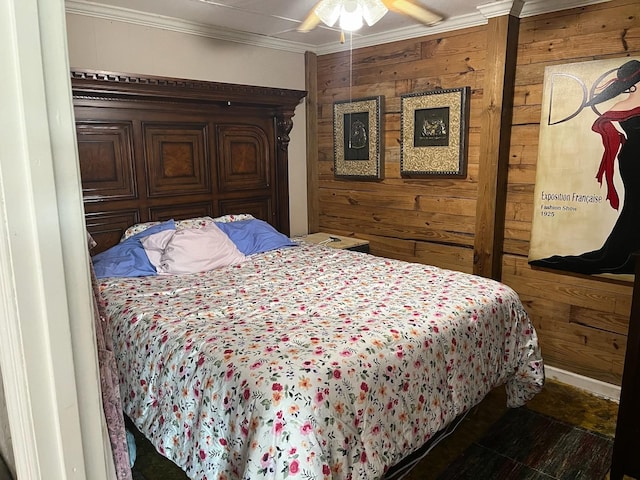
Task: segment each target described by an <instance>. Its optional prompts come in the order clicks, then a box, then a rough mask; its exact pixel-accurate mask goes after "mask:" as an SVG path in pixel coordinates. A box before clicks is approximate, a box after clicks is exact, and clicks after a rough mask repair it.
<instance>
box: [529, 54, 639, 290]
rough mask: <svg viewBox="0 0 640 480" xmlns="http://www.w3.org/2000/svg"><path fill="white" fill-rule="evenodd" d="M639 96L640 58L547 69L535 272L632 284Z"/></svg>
mask: <svg viewBox="0 0 640 480" xmlns="http://www.w3.org/2000/svg"><path fill="white" fill-rule="evenodd" d="M639 89H640V57H639V56H636V57H619V58H607V59H602V60H593V61H588V62H579V63H567V64H561V65H549V66H547V67H546V68H545V70H544V83H543V92H542V106H541V107H542V108H541V112H540V136H539V141H538V161H537V165H536V185H535V190H534V196H533V218H532V224H531V241H530V244H529V264H530V265H532V266H534V267H543V268H548V269H554V270H562V271H565V272H573V273H579V274H583V275H601V276H606V277H610V278H615V279H616V280H621V281H628V282H632V281H633V277H634V258H633V253H634V252H637V251H639V250H640V235H639V234H638V232H639V231H640V230H639V228H638V226H639V225H640V208H639V205H640V195H638V193H640V175H638V170H637V165H638V152H639V151H640V150H639V148H638V145H640V130H638V128H637V125H638V124H639V122H640V95H639V93H640V92H638V90H639ZM636 92H638V93H636ZM634 125H636V127H634Z"/></svg>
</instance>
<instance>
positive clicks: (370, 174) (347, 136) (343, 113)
mask: <svg viewBox="0 0 640 480" xmlns="http://www.w3.org/2000/svg"><path fill="white" fill-rule="evenodd" d="M382 103H383V97H370V98H361V99H358V100H351V101H349V100H345V101H340V102H335V103H334V104H333V148H334V157H333V158H334V174H335V176H336V177H346V178H359V179H372V180H381V179H382V177H383V172H384V167H383V164H382V150H383V147H382V136H381V134H380V132H381V131H382V127H381V124H382Z"/></svg>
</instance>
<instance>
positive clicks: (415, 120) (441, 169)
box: [400, 87, 471, 177]
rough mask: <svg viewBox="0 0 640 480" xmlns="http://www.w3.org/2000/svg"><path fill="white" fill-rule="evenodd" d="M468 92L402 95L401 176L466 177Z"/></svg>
mask: <svg viewBox="0 0 640 480" xmlns="http://www.w3.org/2000/svg"><path fill="white" fill-rule="evenodd" d="M470 91H471V89H470V87H462V88H451V89H447V90H434V91H431V92H423V93H410V94H407V95H402V97H401V99H400V100H401V122H400V124H401V126H400V130H401V131H400V135H401V144H402V147H401V149H400V173H401V174H402V175H405V176H420V175H424V176H431V175H436V176H447V177H465V176H466V175H467V136H468V131H469V97H470Z"/></svg>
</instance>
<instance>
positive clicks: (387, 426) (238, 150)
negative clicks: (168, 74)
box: [72, 71, 544, 479]
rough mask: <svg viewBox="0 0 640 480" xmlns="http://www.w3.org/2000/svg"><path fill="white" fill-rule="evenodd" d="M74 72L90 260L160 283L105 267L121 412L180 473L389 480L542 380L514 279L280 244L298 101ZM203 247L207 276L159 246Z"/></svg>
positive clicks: (269, 93)
mask: <svg viewBox="0 0 640 480" xmlns="http://www.w3.org/2000/svg"><path fill="white" fill-rule="evenodd" d="M72 78H73V79H74V80H73V81H72V85H73V86H74V99H76V101H77V103H76V119H77V122H78V123H77V124H78V132H79V135H78V141H79V151H80V162H81V172H82V177H83V188H84V192H85V210H86V212H87V213H86V215H87V228H88V230H89V232H90V233H91V234H92V236H93V237H94V238H95V239H96V241H97V242H98V245H100V243H102V246H101V247H100V248H98V249H97V250H96V251H95V253H97V255H102V254H104V255H106V254H108V253H109V252H111V251H113V250H114V249H118V248H125V247H127V248H129V247H131V244H132V243H133V244H135V245H134V246H135V248H136V249H137V250H138V251H139V249H140V245H142V247H143V248H147V250H145V251H149V252H151V251H152V250H153V248H156V250H155V253H157V254H158V255H159V256H158V257H157V258H155V259H154V267H155V268H156V270H157V271H159V272H160V273H161V274H141V275H138V276H130V275H127V274H118V275H111V274H110V273H108V272H107V273H106V274H105V273H104V272H103V274H101V275H100V276H101V278H100V285H99V288H100V292H101V296H102V301H103V302H104V303H103V305H104V308H105V312H106V317H107V320H108V329H109V331H110V333H111V337H112V338H113V342H114V353H115V355H116V360H117V362H116V363H117V366H118V372H119V377H120V391H121V397H122V402H123V407H124V410H125V412H126V414H127V415H128V416H129V418H130V419H131V420H132V421H133V422H134V423H135V425H136V426H137V428H138V429H139V430H140V431H141V432H142V433H143V434H144V435H145V436H146V437H147V438H148V439H149V440H150V441H151V442H152V443H153V444H154V446H155V447H156V449H157V450H158V451H159V452H160V453H161V454H163V455H164V456H166V457H167V458H169V459H171V460H172V461H174V462H175V463H176V464H177V465H179V466H180V467H181V468H182V469H183V470H184V471H185V472H186V474H187V475H188V476H189V477H190V478H193V479H214V478H215V479H218V478H220V479H224V478H227V479H235V478H238V479H256V478H272V479H284V478H289V477H293V478H296V477H299V478H314V479H315V478H318V479H322V478H326V479H329V478H333V479H347V478H353V479H355V478H363V479H376V478H382V477H383V476H384V475H385V474H386V473H387V472H388V471H389V469H391V468H392V467H393V466H394V465H397V464H398V463H399V462H401V461H402V459H403V458H406V457H407V456H408V455H410V454H411V453H412V452H415V451H416V450H418V449H419V448H420V447H421V446H423V445H424V444H425V443H427V442H429V441H430V440H431V439H433V438H434V437H435V436H437V435H438V432H441V431H442V430H443V429H445V428H447V426H449V425H451V424H452V422H454V420H455V419H456V418H459V416H460V415H462V414H463V413H464V412H467V411H468V410H469V409H470V408H472V407H473V406H474V405H476V404H477V403H479V402H480V401H481V400H482V398H483V397H484V396H485V395H486V394H487V393H488V392H489V391H490V390H492V389H493V388H495V387H497V386H499V385H505V387H506V390H507V401H508V405H509V406H511V407H516V406H520V405H523V404H524V403H526V402H527V401H528V400H529V399H530V398H532V397H533V396H534V395H535V394H536V393H537V392H539V391H540V389H541V388H542V385H543V382H544V373H543V362H542V358H541V356H540V351H539V347H538V342H537V337H536V332H535V330H534V328H533V326H532V324H531V322H530V320H529V318H528V316H527V314H526V312H525V310H524V308H523V305H522V303H521V302H520V300H519V298H518V296H517V295H516V293H515V292H514V291H513V290H512V289H510V288H509V287H508V286H506V285H504V284H501V283H498V282H495V281H493V280H490V279H485V278H481V277H477V276H473V275H469V274H464V273H460V272H454V271H449V270H442V269H439V268H436V267H433V266H428V265H421V264H411V263H406V262H401V261H397V260H390V259H385V258H379V257H375V256H372V255H368V254H365V253H359V252H352V251H348V250H336V249H330V248H328V247H325V246H321V245H314V244H311V243H306V242H304V240H298V241H292V240H291V239H289V237H288V234H289V232H288V230H287V229H288V198H287V196H286V191H287V189H286V188H283V187H284V186H286V168H284V170H283V165H282V164H283V163H284V166H285V167H286V162H287V148H286V146H287V138H288V136H287V135H288V133H289V131H290V130H291V118H292V116H293V111H294V109H295V105H296V104H297V103H298V102H299V101H300V99H301V98H302V97H303V92H292V91H274V90H272V89H257V90H256V89H255V87H246V86H225V85H221V84H216V85H210V84H201V83H198V82H195V83H193V82H190V81H180V82H178V81H175V80H171V79H158V78H145V79H140V78H138V77H132V76H130V75H123V74H105V73H96V72H86V71H85V72H75V73H74V74H73V76H72ZM183 83H187V84H188V85H189V88H187V89H186V91H187V93H184V91H183V90H182V88H181V87H180V85H182V84H183ZM164 84H169V85H170V88H169V90H167V89H165V88H163V85H164ZM140 85H141V86H142V88H140V89H138V88H137V86H140ZM149 85H151V86H149ZM229 91H230V92H232V94H233V95H236V97H234V100H233V101H230V103H229V104H227V105H226V106H225V103H224V100H223V99H224V95H226V94H227V93H226V92H229ZM245 94H247V98H244V100H242V99H241V97H242V96H243V95H245ZM262 97H264V98H262ZM194 98H200V99H201V98H204V100H202V99H201V100H198V102H197V103H196V104H194ZM203 105H204V106H203ZM213 107H215V108H213ZM218 107H219V108H218ZM185 130H188V131H189V132H190V133H189V134H186V133H185ZM229 132H232V135H228V134H229ZM225 142H226V143H225ZM185 164H186V165H187V167H185V166H184V165H185ZM105 165H107V166H108V168H107V167H105ZM176 171H177V172H178V173H176ZM283 210H286V211H285V212H283ZM238 214H241V215H238ZM193 217H196V218H193ZM245 225H254V226H255V225H259V228H260V229H262V230H261V231H264V230H265V229H266V230H268V231H269V235H268V237H269V240H272V239H274V238H275V239H276V240H274V241H271V242H267V243H265V242H264V241H265V238H264V236H263V237H260V238H259V239H256V238H254V236H255V231H254V230H251V232H247V230H246V229H245ZM152 229H155V230H152ZM145 232H146V233H145ZM150 232H153V233H150ZM167 232H169V233H167ZM178 232H181V233H180V234H178ZM203 232H207V233H206V235H205V233H203ZM219 232H222V233H223V235H224V237H216V238H217V240H215V241H211V240H209V243H208V244H207V245H208V247H207V249H201V248H190V246H191V245H192V244H191V243H186V244H181V245H182V246H183V247H184V246H185V245H187V246H186V247H185V248H183V249H182V250H180V249H178V250H175V249H170V248H169V246H175V247H176V248H177V247H178V244H176V245H173V244H172V243H171V242H173V241H174V239H176V238H178V237H180V238H182V239H184V238H191V237H194V238H196V237H197V238H203V237H202V235H205V236H206V237H207V238H209V235H214V234H215V235H219ZM240 237H243V238H245V239H246V238H251V239H253V240H255V241H253V243H251V242H248V244H251V245H257V244H260V245H261V247H260V248H254V249H253V250H251V249H248V247H247V244H245V243H242V244H241V242H240V240H238V239H239V238H240ZM167 238H168V240H167ZM156 239H158V240H157V243H156ZM227 240H228V241H229V242H227ZM127 242H129V243H127ZM136 242H139V244H140V245H138V243H136ZM279 242H280V243H279ZM264 245H268V247H265V246H264ZM234 248H236V249H237V250H238V251H239V255H238V254H237V253H236V251H235V250H233V249H234ZM214 250H215V251H216V255H218V254H219V255H218V256H219V258H223V259H224V260H223V261H222V260H221V261H220V262H219V263H216V264H215V267H213V268H210V269H209V268H207V269H206V271H197V270H198V268H195V269H194V268H186V269H183V266H184V265H187V264H188V265H192V263H189V262H190V261H191V260H192V259H190V261H189V262H185V261H184V259H183V258H182V257H180V259H179V260H176V258H177V257H176V256H174V255H173V254H168V253H167V252H169V251H171V252H174V251H180V252H182V253H183V254H185V255H190V254H192V253H193V252H199V251H206V252H207V255H205V257H206V258H199V259H198V261H205V260H208V253H209V252H213V251H214ZM232 250H233V251H232ZM127 252H128V251H127ZM155 253H154V254H155ZM126 255H129V253H126ZM151 257H152V255H151V253H149V255H148V259H150V258H151ZM141 258H143V257H141ZM99 259H100V257H97V256H94V263H95V264H96V265H98V266H99V264H100V261H99ZM172 261H173V263H172ZM114 264H115V265H118V262H114ZM136 268H137V267H136Z"/></svg>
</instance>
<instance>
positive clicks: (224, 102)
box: [71, 70, 306, 253]
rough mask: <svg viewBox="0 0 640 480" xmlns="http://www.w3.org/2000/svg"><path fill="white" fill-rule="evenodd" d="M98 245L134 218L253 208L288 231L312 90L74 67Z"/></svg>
mask: <svg viewBox="0 0 640 480" xmlns="http://www.w3.org/2000/svg"><path fill="white" fill-rule="evenodd" d="M71 86H72V91H73V102H74V110H75V119H76V132H77V139H78V155H79V159H80V172H81V176H82V191H83V197H84V208H85V219H86V224H87V230H88V231H89V233H91V235H92V236H93V238H94V239H95V240H96V242H97V243H98V246H97V247H96V248H95V249H94V251H93V253H98V252H100V251H103V250H105V249H106V248H109V247H110V246H112V245H115V244H116V243H118V241H119V239H120V237H121V235H122V233H123V232H124V230H125V229H126V228H127V227H128V226H129V225H132V224H134V223H138V222H146V221H152V220H167V219H169V218H174V219H176V220H179V219H182V218H190V217H196V216H202V215H209V216H212V217H216V216H220V215H226V214H230V213H250V214H252V215H254V216H255V217H256V218H261V219H263V220H265V221H267V222H269V223H271V224H272V225H273V226H274V227H276V228H277V229H278V230H280V231H281V232H283V233H285V234H287V235H288V234H289V184H288V146H289V132H290V131H291V128H292V126H293V122H292V117H293V116H294V110H295V108H296V106H297V105H298V104H299V103H300V101H301V100H302V99H303V98H304V96H305V94H306V92H304V91H300V90H287V89H277V88H268V87H257V86H248V85H237V84H228V83H216V82H203V81H196V80H184V79H176V78H166V77H153V76H144V77H143V76H136V75H129V74H122V73H112V72H103V71H92V70H74V71H72V72H71Z"/></svg>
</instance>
